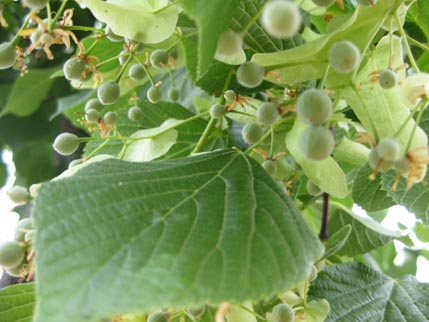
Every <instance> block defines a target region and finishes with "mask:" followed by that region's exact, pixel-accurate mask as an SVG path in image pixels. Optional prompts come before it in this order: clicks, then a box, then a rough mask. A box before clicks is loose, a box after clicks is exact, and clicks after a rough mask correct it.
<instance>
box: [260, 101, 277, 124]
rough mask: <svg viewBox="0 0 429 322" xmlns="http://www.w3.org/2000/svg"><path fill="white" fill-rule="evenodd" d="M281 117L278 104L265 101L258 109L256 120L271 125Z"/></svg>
mask: <svg viewBox="0 0 429 322" xmlns="http://www.w3.org/2000/svg"><path fill="white" fill-rule="evenodd" d="M279 118H280V113H279V110H278V106H277V105H276V104H274V103H263V104H261V105H260V106H259V107H258V109H257V111H256V121H257V122H258V123H259V124H263V125H271V124H274V123H275V122H276V121H277V120H278V119H279Z"/></svg>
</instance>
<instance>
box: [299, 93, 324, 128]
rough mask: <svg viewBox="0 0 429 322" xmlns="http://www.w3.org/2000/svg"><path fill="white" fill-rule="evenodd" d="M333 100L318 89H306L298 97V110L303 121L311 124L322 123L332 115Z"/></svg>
mask: <svg viewBox="0 0 429 322" xmlns="http://www.w3.org/2000/svg"><path fill="white" fill-rule="evenodd" d="M332 110H333V108H332V101H331V99H330V98H329V96H328V95H327V94H325V93H324V92H323V91H321V90H318V89H309V90H306V91H305V92H304V93H302V94H301V96H300V97H299V99H298V104H297V106H296V112H297V115H298V117H299V118H300V120H301V121H303V122H304V123H306V124H309V125H322V124H323V123H325V122H327V121H329V120H330V119H331V117H332Z"/></svg>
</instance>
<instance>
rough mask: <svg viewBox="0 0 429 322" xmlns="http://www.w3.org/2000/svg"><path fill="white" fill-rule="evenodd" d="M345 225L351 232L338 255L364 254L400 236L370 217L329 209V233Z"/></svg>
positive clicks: (346, 210) (345, 210) (338, 209)
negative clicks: (349, 227) (348, 226)
mask: <svg viewBox="0 0 429 322" xmlns="http://www.w3.org/2000/svg"><path fill="white" fill-rule="evenodd" d="M346 225H350V226H351V228H352V230H351V233H350V236H349V237H348V239H347V241H346V242H345V244H344V246H343V247H342V248H341V249H339V250H338V252H337V253H338V254H339V255H345V256H356V255H359V254H364V253H367V252H369V251H371V250H373V249H376V248H377V247H380V246H383V245H384V244H387V243H388V242H390V241H391V240H393V239H394V238H399V237H401V236H402V235H401V234H400V233H399V232H395V231H391V230H389V229H387V228H384V227H383V226H381V225H380V224H379V223H378V222H376V221H375V220H373V219H372V218H370V217H361V216H358V215H356V214H354V213H353V212H351V211H350V210H349V209H347V208H345V207H342V208H339V207H338V208H337V207H330V209H329V230H330V232H331V233H333V234H335V232H337V231H340V230H341V229H343V227H344V226H346Z"/></svg>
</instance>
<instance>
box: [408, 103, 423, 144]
mask: <svg viewBox="0 0 429 322" xmlns="http://www.w3.org/2000/svg"><path fill="white" fill-rule="evenodd" d="M427 102H428V100H427V99H425V100H423V101H422V102H421V103H420V104H419V106H421V107H420V111H419V114H417V117H416V120H415V123H414V127H413V130H412V131H411V135H410V137H409V138H408V143H407V147H406V148H405V152H408V150H409V149H410V146H411V141H412V139H413V137H414V134H415V133H416V130H417V127H418V126H419V123H420V121H421V119H422V116H423V112H424V111H425V105H426V104H427Z"/></svg>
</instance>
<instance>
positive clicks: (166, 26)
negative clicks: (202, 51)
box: [81, 0, 180, 44]
mask: <svg viewBox="0 0 429 322" xmlns="http://www.w3.org/2000/svg"><path fill="white" fill-rule="evenodd" d="M81 2H82V3H83V4H85V5H86V6H87V7H88V8H89V9H90V10H91V12H92V14H93V15H94V16H95V17H96V18H97V19H98V20H100V21H102V22H105V23H106V24H107V25H109V26H110V27H111V28H112V30H113V32H114V33H116V34H117V35H120V36H123V37H127V38H128V39H132V40H135V41H140V42H144V43H150V44H157V43H160V42H162V41H163V40H166V39H167V38H168V37H170V36H171V35H172V34H173V32H174V29H175V28H176V23H177V19H178V16H179V13H180V8H179V7H178V6H176V5H169V4H168V1H167V0H157V1H151V2H148V1H140V0H108V1H107V2H104V1H101V0H81ZM164 7H165V8H164Z"/></svg>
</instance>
